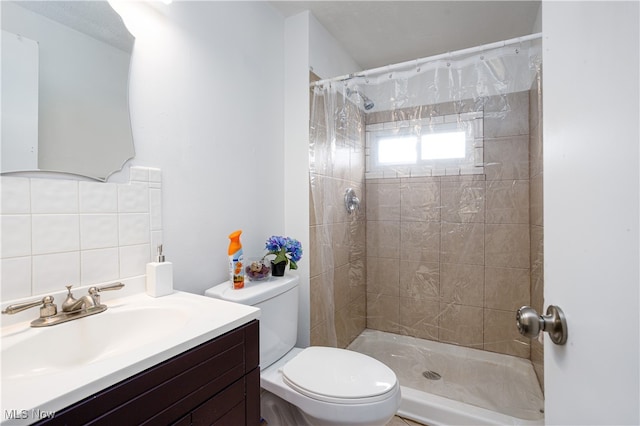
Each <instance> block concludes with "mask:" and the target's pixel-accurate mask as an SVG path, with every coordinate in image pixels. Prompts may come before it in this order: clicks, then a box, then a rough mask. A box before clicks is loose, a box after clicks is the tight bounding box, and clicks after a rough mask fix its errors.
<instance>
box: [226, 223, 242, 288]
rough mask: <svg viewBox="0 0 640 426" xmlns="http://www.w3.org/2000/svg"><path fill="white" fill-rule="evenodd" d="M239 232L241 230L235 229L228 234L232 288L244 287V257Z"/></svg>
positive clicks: (240, 232)
mask: <svg viewBox="0 0 640 426" xmlns="http://www.w3.org/2000/svg"><path fill="white" fill-rule="evenodd" d="M240 234H242V230H237V231H235V232H232V233H231V234H229V240H231V241H230V242H229V251H228V253H229V276H230V279H231V285H233V288H234V289H239V288H242V287H244V265H243V263H244V257H243V254H242V244H240Z"/></svg>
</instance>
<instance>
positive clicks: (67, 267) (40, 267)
mask: <svg viewBox="0 0 640 426" xmlns="http://www.w3.org/2000/svg"><path fill="white" fill-rule="evenodd" d="M3 285H4V283H3ZM66 285H74V286H76V287H78V286H79V285H80V252H79V251H72V252H67V253H53V254H45V255H42V256H33V278H32V292H33V294H34V295H36V294H44V293H50V292H54V291H58V290H60V289H61V288H64V286H66Z"/></svg>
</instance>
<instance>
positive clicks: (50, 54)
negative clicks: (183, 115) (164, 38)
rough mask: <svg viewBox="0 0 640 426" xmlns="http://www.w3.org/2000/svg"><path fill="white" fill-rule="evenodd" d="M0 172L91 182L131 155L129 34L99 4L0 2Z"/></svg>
mask: <svg viewBox="0 0 640 426" xmlns="http://www.w3.org/2000/svg"><path fill="white" fill-rule="evenodd" d="M0 7H1V8H2V156H1V167H0V171H1V172H3V173H5V172H15V171H31V170H41V171H55V172H65V173H73V174H77V175H83V176H88V177H92V178H94V179H98V180H106V178H107V177H108V176H109V175H110V174H112V173H114V172H116V171H119V170H120V169H121V168H122V166H123V165H124V163H125V162H126V161H127V160H128V159H130V158H133V156H134V147H133V136H132V134H131V122H130V117H129V102H128V81H129V65H130V61H131V52H132V50H133V42H134V38H133V36H132V35H131V34H130V33H129V32H128V31H127V29H126V27H125V26H124V23H123V22H122V19H121V18H120V16H119V15H118V14H117V13H116V12H115V11H114V10H113V9H112V8H111V6H110V5H109V3H108V2H106V1H16V2H13V1H11V2H8V1H2V2H1V4H0Z"/></svg>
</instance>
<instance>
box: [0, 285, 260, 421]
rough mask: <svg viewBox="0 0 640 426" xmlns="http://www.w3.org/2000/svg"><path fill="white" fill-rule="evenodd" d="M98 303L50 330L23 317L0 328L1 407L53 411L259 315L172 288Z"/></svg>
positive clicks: (230, 304)
mask: <svg viewBox="0 0 640 426" xmlns="http://www.w3.org/2000/svg"><path fill="white" fill-rule="evenodd" d="M142 281H143V282H142V283H141V284H140V283H138V284H139V285H141V286H142V289H144V280H142ZM109 296H110V295H109ZM58 300H59V299H58ZM102 303H104V304H105V305H107V307H108V308H107V310H106V311H104V312H102V313H99V314H96V315H91V316H88V317H85V318H80V319H77V320H73V321H69V322H65V323H62V324H58V325H54V326H50V327H40V328H33V327H30V320H29V321H24V322H20V323H17V324H11V325H5V326H3V327H2V340H1V345H2V351H1V353H0V360H1V365H2V401H1V402H2V403H1V404H0V406H1V407H2V409H3V410H5V411H6V410H25V411H20V412H35V411H38V412H41V411H46V412H51V411H56V410H61V409H63V408H65V407H67V406H69V405H72V404H74V403H75V402H78V401H80V400H82V399H84V398H86V397H88V396H91V395H93V394H95V393H97V392H99V391H101V390H102V389H105V388H107V387H109V386H111V385H114V384H116V383H118V382H120V381H122V380H125V379H127V378H129V377H131V376H133V375H135V374H137V373H139V372H141V371H144V370H146V369H148V368H150V367H152V366H154V365H157V364H159V363H161V362H163V361H166V360H168V359H169V358H171V357H173V356H175V355H178V354H180V353H182V352H185V351H187V350H189V349H191V348H193V347H195V346H197V345H199V344H202V343H204V342H207V341H209V340H211V339H213V338H215V337H218V336H220V335H222V334H224V333H226V332H229V331H231V330H233V329H235V328H237V327H239V326H241V325H243V324H246V323H248V322H249V321H252V320H254V319H258V317H259V314H260V310H259V309H257V308H254V307H251V306H245V305H240V304H237V303H231V302H226V301H222V300H218V299H212V298H209V297H204V296H199V295H195V294H191V293H184V292H179V291H176V292H174V293H172V294H170V295H167V296H163V297H159V298H153V297H149V296H147V295H146V294H145V293H135V294H132V295H129V296H125V297H120V298H113V299H111V300H109V299H108V298H107V297H106V295H103V301H102ZM34 312H35V316H36V317H37V310H32V311H31V312H30V313H31V314H33V313H34ZM31 319H33V317H31ZM3 325H4V324H3ZM1 420H3V422H2V423H3V424H5V423H8V424H28V422H21V421H20V419H15V418H13V419H11V420H9V421H6V420H7V419H5V418H3V419H1Z"/></svg>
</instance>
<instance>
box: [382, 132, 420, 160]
mask: <svg viewBox="0 0 640 426" xmlns="http://www.w3.org/2000/svg"><path fill="white" fill-rule="evenodd" d="M416 141H417V138H416V137H415V136H397V137H382V138H380V139H378V162H379V163H380V164H415V162H416V159H417V158H418V156H417V151H416V149H417V147H416Z"/></svg>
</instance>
